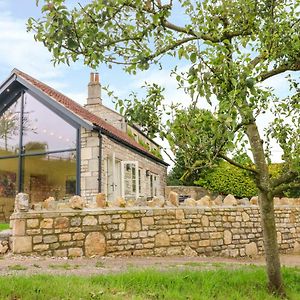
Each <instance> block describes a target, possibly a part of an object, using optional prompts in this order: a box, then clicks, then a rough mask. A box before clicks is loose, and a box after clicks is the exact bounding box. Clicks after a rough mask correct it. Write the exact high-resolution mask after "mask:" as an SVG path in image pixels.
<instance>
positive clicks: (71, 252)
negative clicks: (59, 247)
mask: <svg viewBox="0 0 300 300" xmlns="http://www.w3.org/2000/svg"><path fill="white" fill-rule="evenodd" d="M82 255H83V251H82V249H81V248H70V249H68V257H80V256H82Z"/></svg>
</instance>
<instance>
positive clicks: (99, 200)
mask: <svg viewBox="0 0 300 300" xmlns="http://www.w3.org/2000/svg"><path fill="white" fill-rule="evenodd" d="M96 204H97V207H100V208H105V207H106V204H107V203H106V195H105V194H104V193H99V194H97V195H96Z"/></svg>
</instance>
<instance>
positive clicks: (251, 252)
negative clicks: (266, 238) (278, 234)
mask: <svg viewBox="0 0 300 300" xmlns="http://www.w3.org/2000/svg"><path fill="white" fill-rule="evenodd" d="M245 247H246V248H245V252H246V255H247V256H251V257H254V256H257V254H258V250H257V245H256V243H254V242H252V243H249V244H247V245H246V246H245Z"/></svg>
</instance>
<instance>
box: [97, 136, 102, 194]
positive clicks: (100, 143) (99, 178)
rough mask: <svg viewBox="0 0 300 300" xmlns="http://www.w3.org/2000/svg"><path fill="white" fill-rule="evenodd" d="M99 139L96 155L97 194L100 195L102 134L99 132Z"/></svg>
mask: <svg viewBox="0 0 300 300" xmlns="http://www.w3.org/2000/svg"><path fill="white" fill-rule="evenodd" d="M98 138H99V155H98V167H99V169H98V192H99V193H101V191H102V144H103V143H102V134H101V131H100V130H99V133H98Z"/></svg>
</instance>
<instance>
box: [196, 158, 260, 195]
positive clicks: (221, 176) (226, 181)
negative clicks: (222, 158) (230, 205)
mask: <svg viewBox="0 0 300 300" xmlns="http://www.w3.org/2000/svg"><path fill="white" fill-rule="evenodd" d="M195 184H196V185H199V186H202V187H204V188H206V189H208V190H210V191H212V192H217V193H219V194H224V195H227V194H232V195H234V196H236V197H239V198H243V197H248V198H251V197H252V196H254V195H257V188H256V185H255V182H254V177H253V176H251V174H249V172H247V171H245V170H242V169H240V168H237V167H235V166H233V165H231V164H229V163H227V162H221V163H220V164H219V165H218V166H216V167H215V168H213V169H210V170H208V171H205V172H203V173H202V174H201V178H200V179H198V180H197V181H195Z"/></svg>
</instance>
